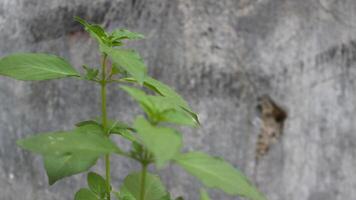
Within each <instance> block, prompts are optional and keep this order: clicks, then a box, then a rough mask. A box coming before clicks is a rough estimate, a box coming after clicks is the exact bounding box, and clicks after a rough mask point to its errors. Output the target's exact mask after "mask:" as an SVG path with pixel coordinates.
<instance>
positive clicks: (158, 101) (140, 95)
mask: <svg viewBox="0 0 356 200" xmlns="http://www.w3.org/2000/svg"><path fill="white" fill-rule="evenodd" d="M121 88H122V89H123V90H125V91H126V92H127V93H129V94H130V96H131V97H133V98H134V99H135V100H136V101H138V102H139V103H140V106H141V107H142V109H143V110H144V111H145V112H146V114H147V115H148V117H149V118H150V119H151V120H152V121H155V122H170V123H175V124H181V125H190V126H195V125H196V121H195V120H194V119H193V118H192V117H191V116H190V115H189V113H188V112H187V111H186V110H184V109H183V108H182V107H180V106H179V105H178V104H176V100H175V99H174V98H173V97H164V96H153V95H146V93H145V92H143V91H141V90H139V89H137V88H134V87H128V86H121Z"/></svg>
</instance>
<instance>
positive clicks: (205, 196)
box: [200, 188, 210, 200]
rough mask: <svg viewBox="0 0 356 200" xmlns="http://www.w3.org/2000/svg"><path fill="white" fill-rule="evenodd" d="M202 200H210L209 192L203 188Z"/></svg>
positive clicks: (201, 192)
mask: <svg viewBox="0 0 356 200" xmlns="http://www.w3.org/2000/svg"><path fill="white" fill-rule="evenodd" d="M200 200H210V197H209V194H208V192H207V191H206V190H204V189H203V188H201V189H200Z"/></svg>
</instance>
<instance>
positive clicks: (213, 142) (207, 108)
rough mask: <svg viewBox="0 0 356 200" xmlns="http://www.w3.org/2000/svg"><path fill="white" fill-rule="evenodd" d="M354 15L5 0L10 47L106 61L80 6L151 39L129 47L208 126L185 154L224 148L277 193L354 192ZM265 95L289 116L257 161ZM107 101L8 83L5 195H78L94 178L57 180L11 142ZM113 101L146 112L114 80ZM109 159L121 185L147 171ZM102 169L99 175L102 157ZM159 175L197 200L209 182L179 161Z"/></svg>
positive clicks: (3, 111) (265, 0)
mask: <svg viewBox="0 0 356 200" xmlns="http://www.w3.org/2000/svg"><path fill="white" fill-rule="evenodd" d="M355 14H356V2H355V1H353V0H339V1H337V0H298V1H297V0H219V1H217V0H169V1H163V0H161V1H160V0H146V1H145V0H131V1H129V0H122V1H120V0H112V1H109V0H106V1H100V0H93V1H87V0H57V1H48V0H1V1H0V55H1V56H3V55H6V54H9V53H12V52H18V51H31V52H50V53H54V54H58V55H61V56H63V57H65V58H67V59H69V60H70V61H71V62H72V63H73V64H74V65H75V66H76V68H77V69H78V70H79V69H80V66H81V65H82V64H84V63H90V64H92V65H95V64H98V61H97V60H98V54H97V53H96V44H95V42H94V41H93V40H91V39H90V38H89V37H88V35H87V34H86V33H83V32H82V29H81V27H80V26H79V25H78V24H77V23H74V22H73V20H72V16H75V15H79V16H82V17H85V18H86V19H89V20H92V21H95V22H97V23H103V24H105V25H106V26H107V27H108V28H109V29H113V28H115V27H118V26H119V27H127V28H129V29H131V30H134V31H139V32H142V33H143V34H145V35H146V36H147V39H146V40H144V41H138V42H133V43H131V45H130V46H132V47H135V48H137V49H138V50H139V52H140V53H141V54H142V56H143V57H144V59H145V62H146V64H147V65H148V66H149V67H150V70H149V71H150V74H151V75H152V76H154V77H156V78H158V79H160V80H162V81H163V82H166V83H168V84H169V85H172V86H174V87H175V88H176V89H177V90H178V91H179V92H180V93H181V94H182V95H183V96H184V97H186V99H187V100H188V102H189V103H190V104H191V106H192V107H193V109H194V110H196V111H197V112H198V113H199V116H200V120H201V122H202V126H201V128H200V129H183V131H184V137H185V142H186V146H185V148H186V149H187V150H191V149H197V150H203V151H206V152H209V153H211V154H213V155H217V156H223V157H224V158H226V160H228V161H230V162H231V163H233V164H234V165H235V166H237V167H239V168H240V169H241V170H242V171H243V172H245V173H246V174H247V175H248V176H249V177H251V179H253V182H254V183H256V184H257V185H258V186H259V188H260V189H261V191H263V192H264V193H265V194H266V195H267V197H268V198H269V199H270V200H345V199H353V198H356V173H355V170H356V168H355V166H356V159H355V158H356V148H355V147H356V133H355V129H356V123H355V117H354V116H355V115H354V113H355V111H356V104H355V103H356V102H355V98H356V95H355V94H356V93H355V92H354V91H355V89H356V88H355V86H356V83H355V81H354V80H355V79H354V77H355V75H356V69H355V67H356V63H355V61H356V20H355V19H354V15H355ZM263 94H268V95H269V96H270V97H272V98H273V99H274V100H275V101H276V102H277V103H278V104H279V105H280V106H282V107H283V108H284V109H285V110H286V111H287V112H288V118H287V120H286V123H285V126H284V130H283V132H284V135H283V137H282V139H281V140H280V141H279V142H277V143H276V144H274V145H273V146H272V148H271V150H270V152H269V153H268V154H267V155H266V156H264V157H263V158H262V159H261V160H260V161H259V163H258V165H257V166H256V165H255V164H256V163H255V161H254V156H255V155H254V154H255V146H256V145H255V143H256V140H257V136H258V134H259V133H260V131H261V120H260V118H259V114H258V112H257V111H256V106H257V98H258V97H259V96H261V95H263ZM98 97H99V92H98V88H97V87H96V86H94V85H93V84H91V83H90V84H87V83H85V82H80V81H76V80H56V81H45V82H36V83H34V82H33V83H32V82H27V83H24V82H19V81H14V80H10V79H8V78H0V199H1V200H48V199H51V200H69V199H72V196H73V194H74V192H75V191H76V190H77V189H78V188H80V187H81V186H84V185H85V175H76V176H74V177H72V178H67V179H65V180H63V181H60V182H58V183H56V184H55V185H54V186H51V187H49V186H48V184H47V178H46V175H45V172H44V169H43V167H42V163H41V160H40V158H39V157H38V156H35V155H33V154H30V153H29V152H25V151H23V150H21V149H19V148H18V147H16V145H15V141H16V140H17V139H19V138H22V137H24V136H29V135H32V134H34V133H37V132H44V131H51V130H59V129H70V128H71V127H73V125H72V124H74V123H75V122H78V121H81V120H85V119H88V118H91V117H95V116H98V115H100V112H98V110H99V103H100V102H99V101H98ZM109 97H110V104H109V111H110V116H111V117H113V118H114V117H115V118H118V119H123V120H126V121H128V122H129V121H131V120H132V116H131V113H132V114H137V113H139V112H140V111H139V109H138V107H137V105H136V104H135V103H133V102H132V101H131V100H130V99H129V98H128V97H127V96H126V95H125V94H124V93H123V92H121V91H118V90H117V88H116V87H114V86H113V87H111V88H110V89H109ZM127 113H130V114H127ZM113 160H114V161H113V163H114V164H113V165H114V166H113V168H112V169H113V172H114V173H113V178H114V180H115V181H114V185H115V186H116V187H118V186H119V184H120V182H121V181H122V180H123V178H124V177H125V175H126V174H127V173H128V171H129V170H131V169H139V168H138V167H139V166H137V165H136V164H133V163H132V162H130V161H128V160H126V159H123V158H117V157H115V158H113ZM94 170H95V171H98V172H103V164H102V162H99V166H98V167H95V168H94ZM152 170H154V169H152ZM160 173H161V175H162V177H163V179H164V182H165V184H166V185H167V187H168V188H169V190H170V191H171V192H172V193H173V194H174V195H178V194H183V195H184V196H185V197H186V198H187V199H198V195H197V189H198V188H199V187H200V185H199V183H198V182H197V181H196V180H195V179H194V178H191V177H190V176H188V175H187V174H186V173H184V172H183V171H182V170H181V169H179V168H178V167H174V166H171V167H168V168H166V169H164V170H163V171H161V172H160ZM211 194H212V197H213V199H215V200H216V199H224V200H225V199H226V200H229V199H238V198H236V197H235V198H232V197H228V196H226V195H224V194H223V193H221V192H219V191H213V192H212V193H211Z"/></svg>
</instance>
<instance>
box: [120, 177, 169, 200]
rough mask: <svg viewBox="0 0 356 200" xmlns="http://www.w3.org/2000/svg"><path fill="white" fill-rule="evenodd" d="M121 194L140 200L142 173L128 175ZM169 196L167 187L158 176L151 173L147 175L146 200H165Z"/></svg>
mask: <svg viewBox="0 0 356 200" xmlns="http://www.w3.org/2000/svg"><path fill="white" fill-rule="evenodd" d="M120 193H122V194H124V195H126V196H132V197H134V198H135V199H137V200H138V199H140V193H141V173H140V172H134V173H132V174H130V175H128V176H127V177H126V178H125V180H124V183H123V185H122V187H121V189H120ZM166 196H167V192H166V189H165V187H164V186H163V184H162V182H161V180H160V179H159V177H158V176H156V175H153V174H151V173H147V174H146V178H145V193H144V199H145V200H164V199H165V197H166Z"/></svg>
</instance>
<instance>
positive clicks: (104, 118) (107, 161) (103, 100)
mask: <svg viewBox="0 0 356 200" xmlns="http://www.w3.org/2000/svg"><path fill="white" fill-rule="evenodd" d="M106 58H107V55H106V54H104V55H103V58H102V64H101V75H102V78H101V117H102V125H103V129H104V132H105V133H106V134H107V136H108V137H109V135H110V133H107V113H106ZM105 168H106V170H105V172H106V186H107V191H108V194H107V200H110V199H111V197H110V190H111V180H110V154H106V155H105Z"/></svg>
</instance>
